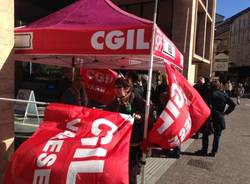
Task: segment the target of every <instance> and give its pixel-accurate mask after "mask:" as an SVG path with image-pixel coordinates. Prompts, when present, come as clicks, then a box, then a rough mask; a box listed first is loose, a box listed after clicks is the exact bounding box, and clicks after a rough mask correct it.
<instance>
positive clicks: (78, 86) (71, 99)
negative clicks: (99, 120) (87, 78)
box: [61, 77, 88, 106]
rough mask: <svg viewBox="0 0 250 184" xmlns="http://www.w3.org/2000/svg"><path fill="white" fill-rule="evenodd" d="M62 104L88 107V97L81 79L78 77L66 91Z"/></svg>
mask: <svg viewBox="0 0 250 184" xmlns="http://www.w3.org/2000/svg"><path fill="white" fill-rule="evenodd" d="M61 102H62V103H65V104H71V105H83V106H87V105H88V97H87V93H86V91H85V88H84V86H83V81H82V78H81V77H76V78H75V79H74V81H72V84H71V86H70V87H69V88H67V89H66V90H65V92H64V93H63V95H62V99H61Z"/></svg>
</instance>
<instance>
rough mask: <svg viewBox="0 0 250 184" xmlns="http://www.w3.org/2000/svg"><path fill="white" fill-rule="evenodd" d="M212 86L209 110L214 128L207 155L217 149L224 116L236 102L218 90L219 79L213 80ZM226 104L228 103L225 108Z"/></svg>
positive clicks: (223, 127) (214, 152)
mask: <svg viewBox="0 0 250 184" xmlns="http://www.w3.org/2000/svg"><path fill="white" fill-rule="evenodd" d="M212 88H213V91H212V96H211V110H212V121H213V128H214V140H213V147H212V151H211V153H210V154H209V155H210V156H215V154H216V153H217V152H218V149H219V143H220V137H221V134H222V131H223V130H224V129H225V128H226V123H225V117H224V116H225V115H228V114H230V113H231V112H232V111H233V110H234V108H235V106H236V104H235V103H234V102H233V100H232V99H231V98H230V97H229V96H228V95H227V94H226V93H224V92H222V91H221V90H220V82H219V81H215V82H213V83H212ZM226 105H228V106H227V108H226Z"/></svg>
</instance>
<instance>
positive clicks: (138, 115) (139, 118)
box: [134, 113, 142, 120]
mask: <svg viewBox="0 0 250 184" xmlns="http://www.w3.org/2000/svg"><path fill="white" fill-rule="evenodd" d="M134 117H135V119H136V120H141V119H142V118H141V115H140V114H137V113H135V114H134Z"/></svg>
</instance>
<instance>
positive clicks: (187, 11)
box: [113, 0, 216, 83]
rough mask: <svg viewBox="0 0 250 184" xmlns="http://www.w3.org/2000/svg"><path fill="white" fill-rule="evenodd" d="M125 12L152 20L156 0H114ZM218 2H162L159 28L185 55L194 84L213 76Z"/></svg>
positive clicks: (206, 0) (189, 78)
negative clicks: (201, 77)
mask: <svg viewBox="0 0 250 184" xmlns="http://www.w3.org/2000/svg"><path fill="white" fill-rule="evenodd" d="M113 2H114V3H116V4H117V5H119V6H120V7H121V8H122V9H124V10H125V11H128V12H130V13H133V14H135V15H137V16H140V17H143V18H146V19H150V20H152V19H153V11H154V3H155V1H154V0H134V1H128V0H113ZM215 9H216V1H215V0H210V1H208V0H159V3H158V16H157V25H158V26H159V27H160V28H161V29H162V31H163V32H164V33H165V34H166V35H167V36H168V37H169V38H170V39H171V40H172V41H173V43H174V44H175V45H176V46H177V47H178V49H179V50H180V51H181V52H182V54H183V55H184V71H183V74H184V76H186V77H187V79H188V80H189V82H191V83H194V82H195V81H196V79H197V77H198V76H200V75H202V76H210V73H211V65H210V64H211V61H212V58H213V39H214V27H215Z"/></svg>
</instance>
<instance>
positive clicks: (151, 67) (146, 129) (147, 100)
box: [141, 0, 158, 184]
mask: <svg viewBox="0 0 250 184" xmlns="http://www.w3.org/2000/svg"><path fill="white" fill-rule="evenodd" d="M157 8H158V0H155V8H154V19H153V30H152V39H151V49H150V66H149V70H148V85H147V97H146V105H145V120H144V134H143V138H144V140H146V139H147V133H148V118H149V111H150V96H151V88H152V73H153V61H154V43H155V31H156V18H157ZM142 162H143V163H145V162H146V153H143V155H142ZM144 183H145V164H143V165H142V171H141V184H144Z"/></svg>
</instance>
